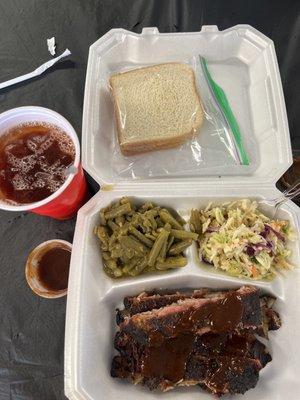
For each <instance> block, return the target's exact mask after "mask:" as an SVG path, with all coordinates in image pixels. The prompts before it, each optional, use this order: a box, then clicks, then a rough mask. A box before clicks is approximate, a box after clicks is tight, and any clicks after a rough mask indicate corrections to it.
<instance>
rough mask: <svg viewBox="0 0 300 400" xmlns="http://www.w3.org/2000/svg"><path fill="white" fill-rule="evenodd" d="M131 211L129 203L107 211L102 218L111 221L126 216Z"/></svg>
mask: <svg viewBox="0 0 300 400" xmlns="http://www.w3.org/2000/svg"><path fill="white" fill-rule="evenodd" d="M130 211H131V206H130V203H125V204H122V205H120V206H119V207H115V208H112V209H111V210H110V211H107V212H106V213H105V214H104V216H105V219H111V218H116V217H120V216H121V215H124V214H127V213H129V212H130Z"/></svg>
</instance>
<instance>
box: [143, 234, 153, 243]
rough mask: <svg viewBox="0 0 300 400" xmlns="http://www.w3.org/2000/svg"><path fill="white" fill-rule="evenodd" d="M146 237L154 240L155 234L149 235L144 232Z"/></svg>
mask: <svg viewBox="0 0 300 400" xmlns="http://www.w3.org/2000/svg"><path fill="white" fill-rule="evenodd" d="M145 236H146V238H148V239H150V240H153V242H155V239H156V236H153V235H151V233H145Z"/></svg>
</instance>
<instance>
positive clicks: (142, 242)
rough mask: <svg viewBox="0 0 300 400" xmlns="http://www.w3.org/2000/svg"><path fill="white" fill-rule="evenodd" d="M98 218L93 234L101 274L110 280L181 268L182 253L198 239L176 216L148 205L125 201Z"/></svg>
mask: <svg viewBox="0 0 300 400" xmlns="http://www.w3.org/2000/svg"><path fill="white" fill-rule="evenodd" d="M99 214H100V225H99V226H97V227H95V229H94V234H95V235H96V236H97V237H98V239H99V242H100V249H101V252H102V259H103V268H104V271H105V273H106V274H107V275H108V276H110V277H112V278H119V277H121V276H137V275H139V274H141V273H145V272H149V271H158V270H166V269H169V268H179V267H182V266H184V265H185V263H186V259H185V258H184V257H183V251H184V250H185V249H186V248H187V247H188V246H189V245H190V244H191V243H192V241H193V240H194V239H195V238H197V237H198V235H197V234H196V233H194V232H186V231H185V230H184V228H183V226H184V224H185V222H184V220H183V219H182V218H181V217H180V216H179V215H177V214H176V213H174V214H172V213H171V212H170V211H168V210H167V209H165V208H163V209H162V208H161V207H158V206H156V205H155V204H153V203H151V202H146V203H144V204H143V205H141V206H139V207H136V206H135V204H134V203H133V201H132V200H131V199H130V198H128V197H124V198H122V199H119V200H118V201H116V202H115V203H113V204H110V205H109V206H107V207H105V208H103V209H102V210H101V211H100V213H99ZM174 256H175V257H174Z"/></svg>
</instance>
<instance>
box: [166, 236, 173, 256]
mask: <svg viewBox="0 0 300 400" xmlns="http://www.w3.org/2000/svg"><path fill="white" fill-rule="evenodd" d="M174 240H175V238H174V236H173V235H172V234H170V236H169V239H168V244H167V252H168V251H169V250H170V248H171V246H172V244H173V243H174Z"/></svg>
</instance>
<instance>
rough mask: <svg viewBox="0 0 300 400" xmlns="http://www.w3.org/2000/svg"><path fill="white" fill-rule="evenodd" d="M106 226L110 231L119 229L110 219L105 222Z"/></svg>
mask: <svg viewBox="0 0 300 400" xmlns="http://www.w3.org/2000/svg"><path fill="white" fill-rule="evenodd" d="M107 225H108V226H109V227H110V229H111V230H112V231H116V230H117V229H119V227H118V225H117V224H116V223H115V222H114V221H113V220H112V219H109V220H108V221H107Z"/></svg>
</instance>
